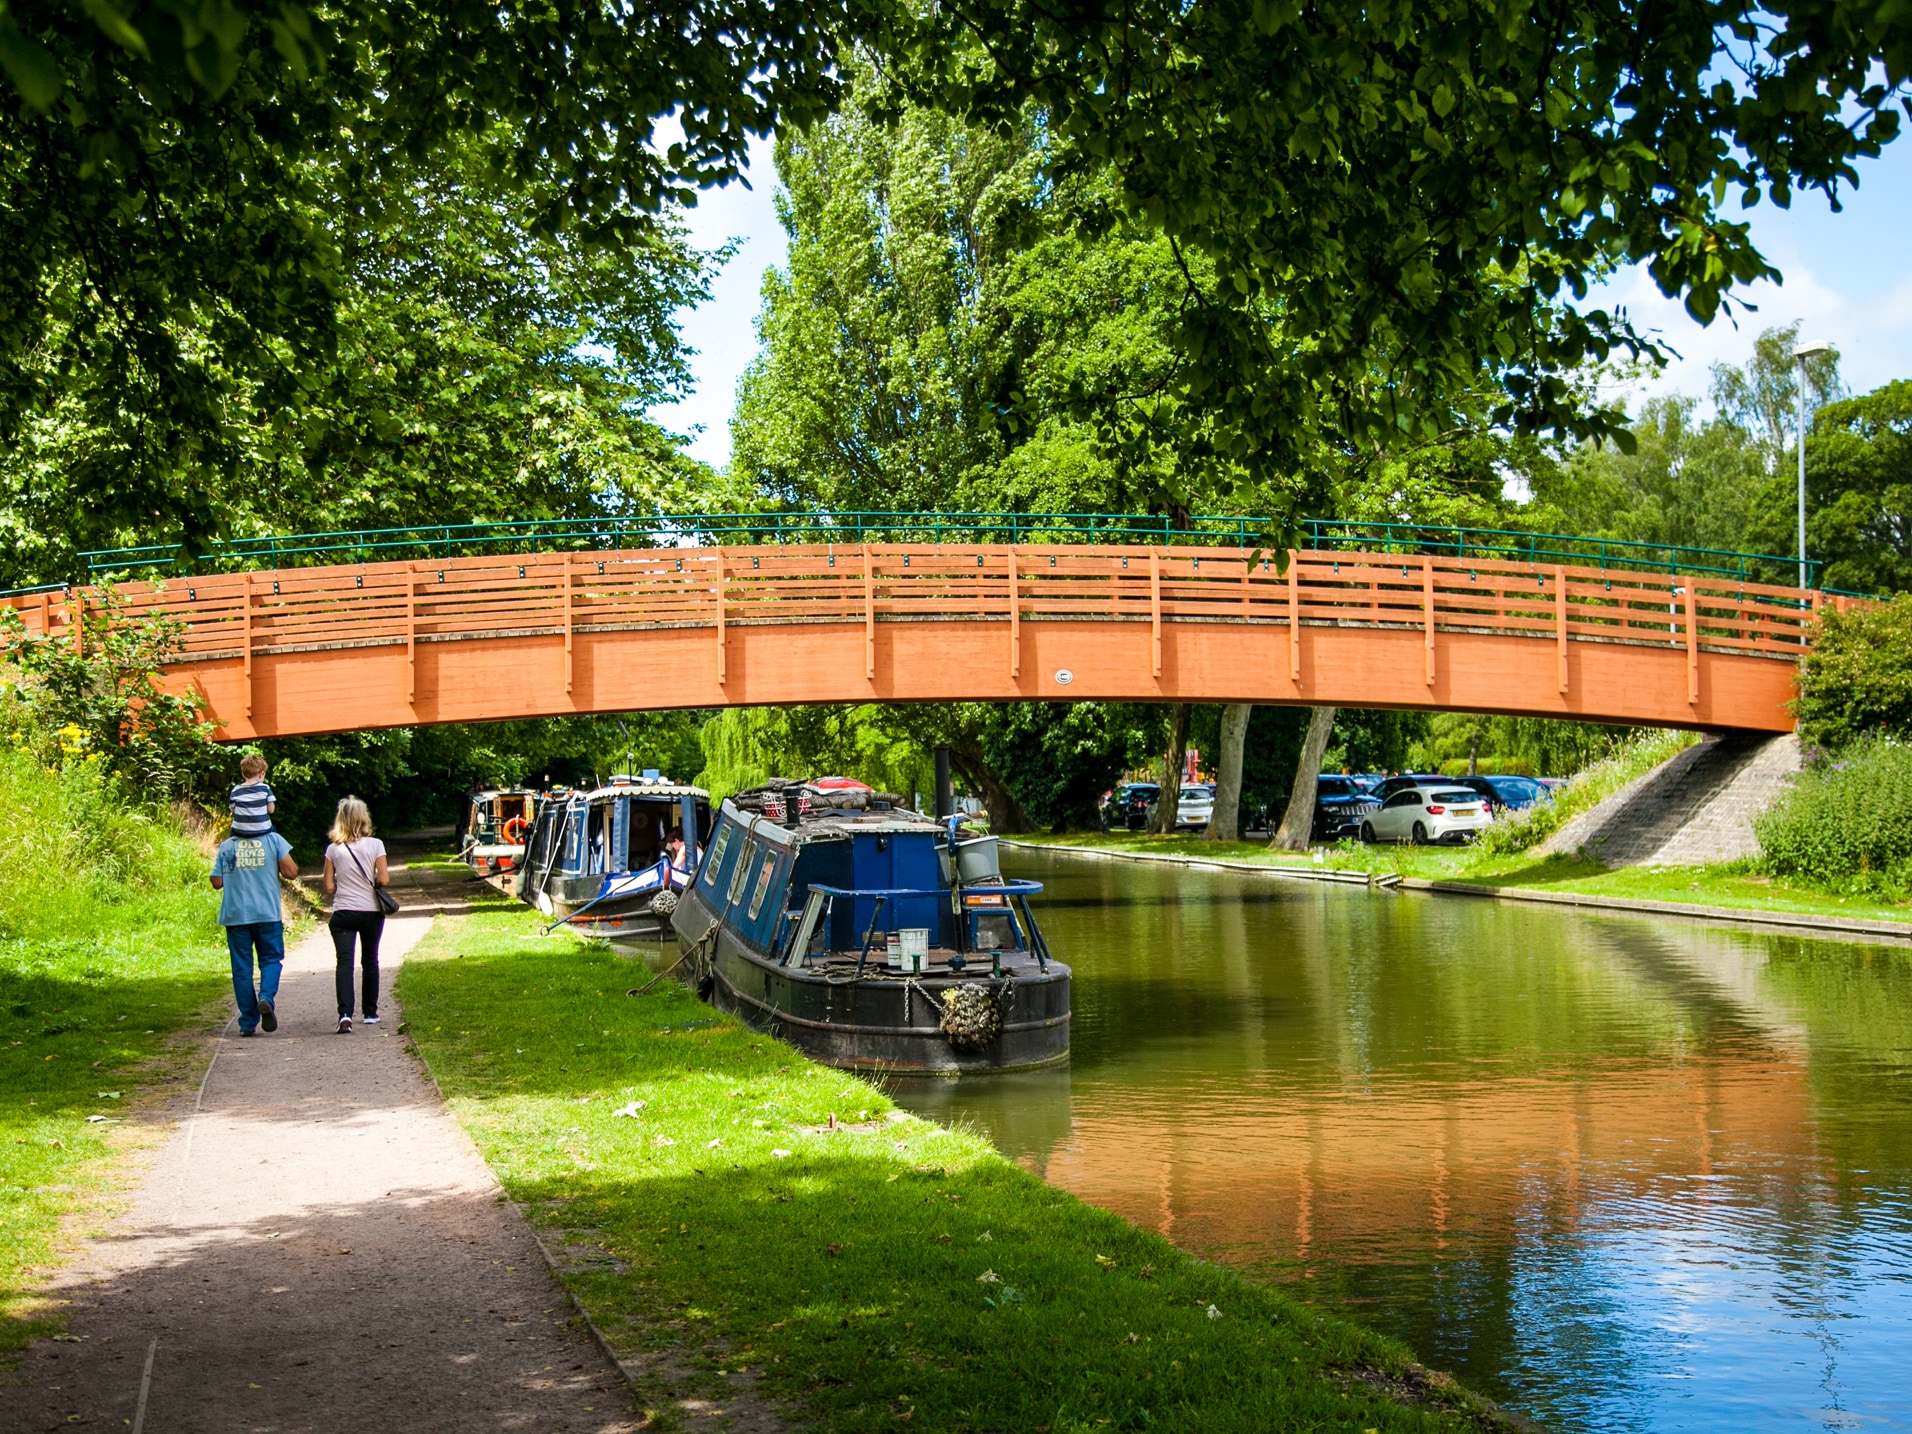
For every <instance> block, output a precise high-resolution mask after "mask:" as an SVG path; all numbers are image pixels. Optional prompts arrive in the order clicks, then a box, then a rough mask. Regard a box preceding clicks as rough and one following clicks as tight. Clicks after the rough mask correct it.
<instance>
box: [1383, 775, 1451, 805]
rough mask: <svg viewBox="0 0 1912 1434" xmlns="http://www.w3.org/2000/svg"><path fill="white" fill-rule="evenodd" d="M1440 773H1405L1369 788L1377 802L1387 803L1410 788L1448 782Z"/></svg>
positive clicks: (1448, 779)
mask: <svg viewBox="0 0 1912 1434" xmlns="http://www.w3.org/2000/svg"><path fill="white" fill-rule="evenodd" d="M1450 780H1452V779H1451V778H1448V777H1443V776H1442V775H1441V774H1440V773H1439V772H1403V773H1402V774H1401V775H1400V776H1398V777H1387V778H1384V779H1383V780H1382V781H1381V782H1380V783H1379V784H1378V785H1377V786H1373V787H1370V788H1368V791H1369V793H1370V794H1371V795H1372V796H1373V797H1374V799H1375V801H1376V802H1385V801H1386V800H1387V799H1388V798H1389V797H1391V796H1393V795H1394V794H1395V793H1396V792H1405V791H1406V790H1407V789H1408V788H1409V787H1425V786H1427V785H1428V784H1430V783H1432V782H1448V781H1450Z"/></svg>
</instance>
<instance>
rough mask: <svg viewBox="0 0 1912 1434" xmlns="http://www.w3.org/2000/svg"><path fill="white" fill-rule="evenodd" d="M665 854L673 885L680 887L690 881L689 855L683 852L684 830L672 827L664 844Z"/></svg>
mask: <svg viewBox="0 0 1912 1434" xmlns="http://www.w3.org/2000/svg"><path fill="white" fill-rule="evenodd" d="M664 850H665V854H666V856H667V857H668V859H669V861H670V864H671V877H672V879H673V883H674V884H675V885H678V886H682V885H683V884H684V883H685V882H687V881H689V880H690V865H689V860H690V858H689V853H687V852H686V851H685V850H684V829H683V828H682V827H672V828H671V834H670V836H669V838H668V839H667V840H666V841H665V843H664Z"/></svg>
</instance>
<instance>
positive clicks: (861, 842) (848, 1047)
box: [671, 782, 1069, 1076]
mask: <svg viewBox="0 0 1912 1434" xmlns="http://www.w3.org/2000/svg"><path fill="white" fill-rule="evenodd" d="M964 820H965V819H964V818H962V817H950V818H946V819H942V820H938V819H936V818H933V817H927V816H924V815H923V814H921V813H920V812H915V811H911V810H908V809H907V807H906V806H905V805H904V803H903V801H902V799H901V798H898V797H891V796H886V795H885V794H883V793H880V792H871V791H869V790H868V789H856V790H845V789H843V788H842V787H840V786H837V785H835V784H834V783H832V784H830V785H827V786H820V785H817V784H799V783H792V782H773V783H772V784H770V785H769V786H766V787H762V788H757V789H755V790H753V791H750V792H740V793H738V794H737V796H735V797H733V798H731V799H729V800H727V801H725V802H724V803H723V805H722V807H721V808H720V810H719V812H718V816H717V823H716V827H715V829H714V830H713V832H712V834H711V839H710V846H709V850H708V851H707V852H706V854H705V856H704V859H703V862H702V863H701V864H700V866H699V868H698V872H697V879H696V880H695V881H694V882H693V883H692V884H691V885H690V887H689V888H688V889H687V890H685V891H684V892H683V893H682V894H681V895H680V896H679V898H678V901H677V908H676V911H675V913H674V914H673V915H672V917H671V924H672V926H673V927H674V929H675V930H676V933H677V944H678V949H679V951H680V953H681V955H682V958H683V959H682V961H681V962H680V966H679V970H680V971H681V972H682V973H683V974H684V976H685V978H686V979H687V980H689V981H691V982H693V983H694V984H695V985H696V986H697V988H698V990H699V992H700V994H702V995H703V996H704V997H705V998H706V999H707V1000H709V1001H710V1002H711V1003H712V1004H713V1005H715V1006H717V1007H718V1008H719V1009H721V1010H726V1011H731V1012H734V1013H736V1014H737V1015H738V1016H739V1017H740V1018H742V1019H743V1020H744V1021H745V1022H747V1023H748V1024H750V1025H752V1026H754V1027H756V1028H758V1029H760V1030H764V1031H767V1032H769V1033H771V1034H772V1035H775V1036H778V1037H780V1038H781V1039H783V1040H786V1041H789V1042H790V1043H791V1044H792V1045H794V1046H796V1047H798V1048H799V1049H800V1050H802V1051H803V1052H804V1053H805V1054H806V1055H808V1056H810V1057H811V1058H813V1059H815V1060H818V1061H821V1062H823V1063H825V1064H827V1065H833V1066H841V1067H845V1068H849V1069H854V1070H870V1071H893V1072H899V1073H902V1072H909V1073H922V1074H929V1075H949V1076H953V1075H963V1074H970V1073H977V1072H986V1071H1009V1070H1025V1069H1029V1068H1031V1067H1036V1066H1044V1065H1049V1064H1052V1063H1055V1062H1058V1061H1062V1060H1065V1059H1067V1057H1068V1054H1069V968H1068V967H1067V966H1065V965H1063V964H1062V963H1061V962H1060V961H1057V960H1055V959H1054V958H1053V957H1052V956H1051V955H1050V954H1049V949H1048V946H1047V944H1046V942H1045V941H1044V939H1043V935H1042V930H1041V928H1040V927H1039V926H1038V925H1037V923H1036V917H1035V912H1034V910H1033V909H1032V908H1031V906H1030V903H1029V898H1030V897H1032V896H1034V895H1035V894H1036V893H1037V892H1039V891H1041V890H1042V887H1041V884H1040V883H1039V882H1033V881H1011V880H1005V879H1004V877H1003V875H1002V871H1001V868H1000V866H999V864H998V860H997V848H996V841H995V838H993V837H986V836H966V835H965V834H964V833H963V831H962V823H963V821H964Z"/></svg>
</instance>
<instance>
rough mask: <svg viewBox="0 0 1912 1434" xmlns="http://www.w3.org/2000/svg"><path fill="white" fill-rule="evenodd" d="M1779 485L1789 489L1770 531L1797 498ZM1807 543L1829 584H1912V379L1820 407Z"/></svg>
mask: <svg viewBox="0 0 1912 1434" xmlns="http://www.w3.org/2000/svg"><path fill="white" fill-rule="evenodd" d="M1773 487H1774V489H1775V490H1782V489H1783V494H1782V493H1781V492H1779V491H1775V492H1773V493H1772V494H1771V496H1770V498H1769V501H1768V503H1767V505H1766V516H1767V524H1766V531H1767V532H1768V533H1770V532H1771V531H1772V530H1773V529H1774V528H1777V527H1778V514H1779V513H1780V512H1781V511H1784V512H1787V513H1790V512H1791V499H1792V497H1793V484H1792V481H1791V480H1787V481H1785V482H1777V481H1776V482H1775V483H1774V485H1773ZM1782 497H1783V499H1784V500H1786V501H1785V503H1784V505H1783V506H1782V501H1781V500H1782ZM1806 542H1807V550H1808V551H1809V552H1810V553H1811V554H1812V556H1813V557H1815V558H1817V559H1818V560H1819V561H1820V562H1822V563H1824V564H1825V568H1824V570H1823V571H1822V573H1821V575H1820V581H1821V582H1822V583H1823V584H1824V585H1825V586H1827V587H1832V588H1842V589H1845V590H1846V591H1849V592H1865V593H1892V592H1904V591H1906V590H1907V589H1912V380H1908V379H1899V380H1897V381H1895V382H1893V383H1888V384H1886V385H1885V386H1884V387H1882V388H1879V389H1875V390H1874V391H1873V392H1871V393H1868V394H1865V395H1864V396H1862V397H1859V398H1849V399H1844V400H1841V401H1840V402H1837V403H1829V404H1827V405H1826V406H1825V407H1824V408H1821V409H1820V410H1819V412H1818V415H1817V416H1816V418H1815V419H1814V422H1813V427H1812V432H1811V434H1810V435H1809V436H1808V438H1807V440H1806ZM1782 551H1783V550H1782Z"/></svg>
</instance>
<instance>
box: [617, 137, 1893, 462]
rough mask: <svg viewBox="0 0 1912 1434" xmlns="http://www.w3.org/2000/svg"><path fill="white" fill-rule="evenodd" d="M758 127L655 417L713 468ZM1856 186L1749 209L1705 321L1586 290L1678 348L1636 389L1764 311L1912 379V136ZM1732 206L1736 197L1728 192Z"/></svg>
mask: <svg viewBox="0 0 1912 1434" xmlns="http://www.w3.org/2000/svg"><path fill="white" fill-rule="evenodd" d="M770 150H771V146H770V142H769V141H768V140H765V141H760V142H759V143H757V144H756V145H754V146H753V147H752V150H751V162H750V165H749V169H748V174H749V179H750V184H751V186H752V187H751V188H745V187H744V186H743V185H742V184H739V183H733V184H729V185H726V186H724V187H723V188H721V189H715V190H707V191H705V193H704V194H703V195H702V196H701V198H700V199H699V202H698V205H697V207H696V208H695V209H694V210H692V211H690V213H689V215H688V219H689V223H690V230H691V236H692V239H693V242H695V243H697V244H699V245H700V246H702V247H705V248H712V247H715V246H716V245H718V244H721V243H724V242H725V241H727V240H731V239H737V240H740V241H742V247H741V249H740V250H739V251H738V253H737V256H736V257H735V258H734V259H732V260H731V261H730V263H729V264H728V265H726V266H725V268H724V269H723V271H722V272H721V273H719V274H718V275H717V278H716V281H715V282H714V283H713V284H712V286H711V296H710V298H709V299H708V300H706V301H705V302H704V303H702V304H700V305H698V306H697V307H696V308H695V309H694V310H692V311H690V312H689V313H687V314H686V315H684V320H683V326H684V336H685V338H686V340H687V341H688V342H689V344H690V345H691V347H692V348H694V349H696V350H697V356H696V358H695V359H693V360H692V364H691V369H692V374H693V377H694V381H695V386H694V389H693V391H692V393H691V394H690V396H689V397H687V398H686V399H684V400H683V401H682V402H679V403H675V404H670V405H668V406H664V407H659V408H655V409H653V410H652V417H653V418H655V419H656V420H657V421H658V422H659V423H662V424H663V425H664V426H665V427H667V428H669V429H671V430H672V431H673V432H676V433H683V434H688V435H690V437H691V444H690V451H691V453H692V454H694V455H695V456H696V457H698V458H701V459H703V460H704V461H706V462H708V463H711V464H713V465H715V466H717V467H722V466H723V465H724V464H725V463H727V462H728V461H729V459H730V410H731V406H732V402H733V400H734V398H735V395H736V392H737V380H738V378H739V377H741V376H742V374H743V371H744V369H745V368H746V367H747V366H748V365H749V363H750V360H751V359H752V358H753V357H755V355H756V352H757V334H756V328H755V320H756V315H757V305H758V294H759V291H760V289H761V287H762V283H763V274H764V270H765V269H768V268H771V267H773V266H778V267H780V266H781V265H782V264H783V262H784V257H785V253H786V246H785V242H784V233H783V229H782V227H781V226H780V225H779V224H778V223H777V211H776V206H775V202H774V199H773V195H774V192H775V185H776V166H775V164H774V163H773V161H772V159H771V153H770ZM1858 169H1859V188H1858V189H1857V190H1856V191H1847V192H1846V193H1844V194H1843V195H1842V197H1841V202H1842V204H1843V205H1844V209H1843V212H1841V213H1838V214H1835V213H1833V212H1832V210H1831V208H1830V206H1829V205H1828V204H1827V202H1826V199H1825V197H1824V196H1823V195H1820V194H1816V193H1809V194H1801V195H1799V196H1798V197H1796V198H1795V199H1794V200H1793V205H1792V208H1791V209H1789V210H1781V209H1775V208H1774V207H1773V206H1772V205H1770V204H1760V205H1759V206H1757V207H1756V208H1754V209H1752V210H1751V211H1749V212H1748V213H1746V214H1745V215H1744V216H1743V217H1744V218H1746V219H1747V220H1748V221H1749V222H1750V223H1751V225H1752V232H1753V241H1754V243H1755V244H1757V245H1758V246H1759V248H1760V251H1761V252H1762V253H1764V254H1765V256H1766V258H1767V260H1768V262H1770V263H1771V264H1772V265H1773V266H1774V267H1775V268H1777V269H1778V270H1779V271H1780V272H1781V273H1782V274H1783V275H1784V282H1783V283H1779V284H1770V283H1763V284H1755V285H1753V286H1752V287H1750V288H1749V289H1747V290H1746V291H1745V295H1744V297H1745V299H1746V300H1747V301H1748V302H1750V303H1751V304H1753V305H1755V306H1756V310H1755V311H1754V312H1740V313H1737V314H1735V315H1734V316H1733V317H1732V318H1731V319H1728V318H1726V317H1721V318H1718V319H1715V320H1714V321H1713V323H1712V324H1711V325H1708V326H1705V327H1702V326H1701V325H1699V324H1697V323H1695V322H1694V321H1693V320H1692V319H1690V318H1689V317H1687V315H1686V311H1685V310H1684V309H1683V308H1682V307H1681V305H1680V304H1679V302H1678V301H1677V300H1673V299H1668V298H1666V297H1664V296H1663V295H1662V294H1661V293H1660V292H1659V290H1658V288H1657V287H1655V285H1654V283H1653V280H1652V278H1651V276H1649V275H1648V274H1647V272H1646V270H1645V269H1644V268H1638V269H1632V270H1627V271H1624V272H1622V273H1621V274H1619V275H1616V276H1615V278H1614V279H1613V280H1612V281H1610V282H1609V283H1607V284H1605V285H1603V286H1602V287H1601V288H1599V289H1597V290H1595V291H1594V293H1593V294H1591V295H1589V303H1590V304H1592V305H1594V306H1603V307H1612V306H1615V305H1622V306H1624V307H1625V308H1626V310H1627V312H1628V313H1629V314H1630V315H1631V316H1632V318H1633V320H1634V323H1635V324H1636V325H1637V326H1638V327H1639V328H1640V330H1641V331H1642V332H1643V333H1646V334H1648V335H1650V336H1654V337H1657V338H1659V339H1660V340H1662V341H1663V342H1664V344H1665V345H1666V346H1667V347H1668V348H1670V349H1672V350H1673V351H1674V352H1675V353H1676V354H1677V355H1678V357H1677V358H1675V359H1674V361H1673V362H1672V363H1671V364H1670V365H1669V366H1668V367H1667V369H1666V370H1665V371H1664V372H1663V373H1662V374H1660V375H1659V376H1658V377H1657V378H1656V379H1654V380H1652V381H1650V382H1648V383H1646V384H1645V385H1643V387H1642V390H1641V392H1640V394H1638V395H1635V397H1636V398H1637V397H1640V396H1644V395H1645V394H1646V393H1653V392H1675V393H1691V394H1696V395H1704V394H1705V392H1706V389H1707V384H1708V376H1709V372H1710V370H1711V367H1712V365H1713V364H1715V363H1743V362H1744V361H1745V360H1746V359H1747V358H1748V357H1750V356H1751V353H1752V345H1753V340H1754V339H1755V338H1756V337H1758V335H1759V333H1760V332H1761V330H1763V329H1766V328H1770V327H1772V326H1773V325H1775V324H1787V323H1791V322H1792V321H1793V320H1795V319H1802V320H1804V322H1805V328H1804V330H1803V331H1802V336H1803V337H1804V338H1806V339H1808V340H1815V339H1816V340H1824V341H1826V342H1829V343H1831V344H1832V345H1834V347H1836V348H1837V349H1838V350H1839V356H1840V371H1841V373H1842V374H1843V376H1844V378H1845V381H1846V385H1847V387H1848V388H1850V389H1851V390H1852V391H1853V392H1854V393H1865V392H1867V391H1869V390H1871V389H1874V388H1877V387H1878V386H1879V385H1880V384H1883V383H1886V382H1888V381H1890V380H1892V379H1895V378H1912V137H1908V138H1906V139H1902V140H1900V141H1899V142H1898V143H1896V144H1893V145H1890V146H1888V147H1887V149H1886V152H1885V154H1884V156H1883V157H1882V158H1880V159H1877V160H1870V161H1867V160H1862V161H1860V163H1859V166H1858ZM1728 204H1729V214H1732V217H1742V216H1740V215H1738V214H1734V213H1733V211H1734V210H1736V209H1737V202H1736V201H1732V200H1729V201H1728Z"/></svg>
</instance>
